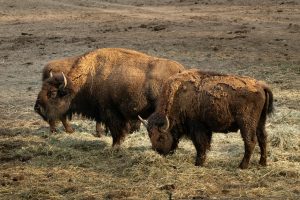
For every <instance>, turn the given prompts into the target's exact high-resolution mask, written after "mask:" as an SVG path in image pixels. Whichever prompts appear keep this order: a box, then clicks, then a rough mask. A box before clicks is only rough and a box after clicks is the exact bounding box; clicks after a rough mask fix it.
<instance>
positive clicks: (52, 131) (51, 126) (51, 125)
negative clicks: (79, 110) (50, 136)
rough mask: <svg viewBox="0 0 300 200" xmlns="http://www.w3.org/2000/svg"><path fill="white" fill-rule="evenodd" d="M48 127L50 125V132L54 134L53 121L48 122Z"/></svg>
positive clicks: (54, 124)
mask: <svg viewBox="0 0 300 200" xmlns="http://www.w3.org/2000/svg"><path fill="white" fill-rule="evenodd" d="M49 125H50V132H51V133H56V132H57V130H56V123H55V121H54V120H49Z"/></svg>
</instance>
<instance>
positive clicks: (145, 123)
mask: <svg viewBox="0 0 300 200" xmlns="http://www.w3.org/2000/svg"><path fill="white" fill-rule="evenodd" d="M138 118H139V120H140V121H141V122H142V123H143V124H144V126H145V127H146V128H147V126H148V122H147V120H144V119H143V118H141V116H139V115H138Z"/></svg>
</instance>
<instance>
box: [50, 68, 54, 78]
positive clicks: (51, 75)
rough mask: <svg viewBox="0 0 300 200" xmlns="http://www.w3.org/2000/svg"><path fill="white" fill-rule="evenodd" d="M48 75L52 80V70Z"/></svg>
mask: <svg viewBox="0 0 300 200" xmlns="http://www.w3.org/2000/svg"><path fill="white" fill-rule="evenodd" d="M49 73H50V74H49V75H50V78H52V77H53V74H52V70H50V72H49Z"/></svg>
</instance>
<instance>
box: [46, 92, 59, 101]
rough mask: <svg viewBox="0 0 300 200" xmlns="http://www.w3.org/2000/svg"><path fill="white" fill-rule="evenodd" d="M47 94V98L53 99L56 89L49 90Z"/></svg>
mask: <svg viewBox="0 0 300 200" xmlns="http://www.w3.org/2000/svg"><path fill="white" fill-rule="evenodd" d="M47 95H48V98H51V99H54V98H56V96H57V92H56V91H49V92H48V94H47Z"/></svg>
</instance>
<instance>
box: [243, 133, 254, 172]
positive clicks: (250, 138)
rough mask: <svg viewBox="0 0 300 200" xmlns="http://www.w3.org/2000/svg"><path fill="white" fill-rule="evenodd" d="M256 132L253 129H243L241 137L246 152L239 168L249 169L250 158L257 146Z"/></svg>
mask: <svg viewBox="0 0 300 200" xmlns="http://www.w3.org/2000/svg"><path fill="white" fill-rule="evenodd" d="M255 133H256V130H255V129H253V128H251V127H242V128H241V135H242V138H243V140H244V146H245V152H244V157H243V160H242V162H241V163H240V165H239V167H240V168H241V169H247V168H248V166H249V162H250V158H251V155H252V152H253V150H254V147H255V144H256V134H255Z"/></svg>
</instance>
